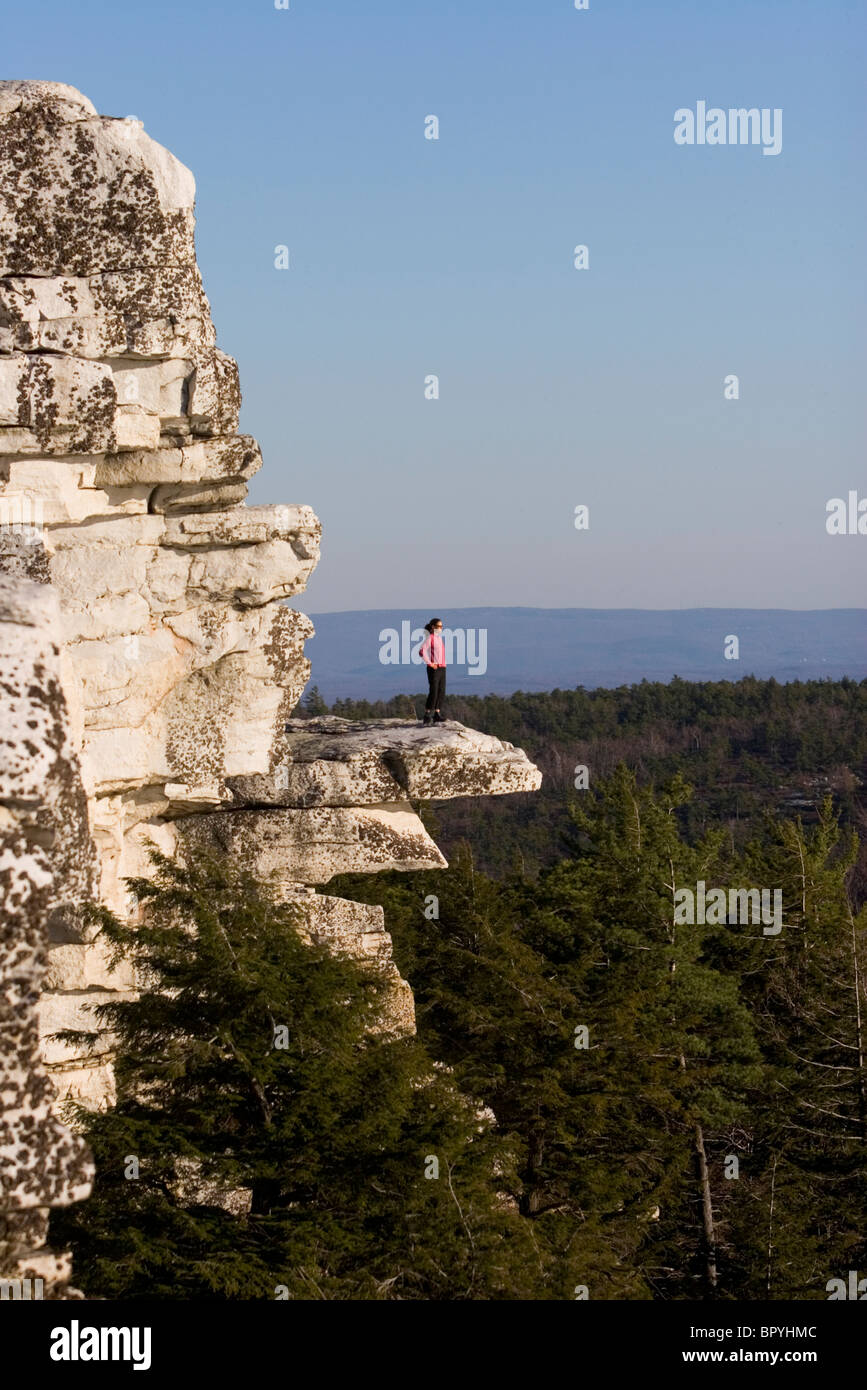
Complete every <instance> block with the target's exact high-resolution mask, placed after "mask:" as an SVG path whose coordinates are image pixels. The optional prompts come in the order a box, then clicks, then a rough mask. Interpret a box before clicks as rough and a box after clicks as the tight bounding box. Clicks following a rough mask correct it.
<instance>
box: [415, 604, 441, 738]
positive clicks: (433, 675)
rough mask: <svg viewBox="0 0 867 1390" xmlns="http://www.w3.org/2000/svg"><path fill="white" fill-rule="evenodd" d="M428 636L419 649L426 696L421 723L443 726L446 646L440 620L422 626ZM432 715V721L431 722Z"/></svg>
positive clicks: (436, 619)
mask: <svg viewBox="0 0 867 1390" xmlns="http://www.w3.org/2000/svg"><path fill="white" fill-rule="evenodd" d="M424 628H425V632H426V633H427V634H428V635H427V637H426V638H425V639H424V641H423V642H422V644H421V646H420V647H419V653H420V655H421V657H422V660H423V661H424V663H425V665H426V666H427V683H428V694H427V703H426V705H425V707H424V719H423V720H422V723H424V724H430V723H431V722H432V723H434V724H444V723H445V722H446V721H445V717H444V715H443V705H444V704H445V702H446V644H445V642H444V641H443V621H442V618H431V620H430V622H429V623H425V625H424ZM431 715H433V720H431Z"/></svg>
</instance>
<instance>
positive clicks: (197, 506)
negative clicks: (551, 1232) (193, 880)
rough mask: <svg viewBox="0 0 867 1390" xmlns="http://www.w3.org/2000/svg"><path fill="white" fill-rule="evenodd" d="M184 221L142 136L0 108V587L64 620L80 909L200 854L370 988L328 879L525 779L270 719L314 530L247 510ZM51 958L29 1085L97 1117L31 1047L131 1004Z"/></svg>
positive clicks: (291, 673)
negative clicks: (72, 1100) (92, 854)
mask: <svg viewBox="0 0 867 1390" xmlns="http://www.w3.org/2000/svg"><path fill="white" fill-rule="evenodd" d="M193 208H194V183H193V178H192V175H191V174H190V172H189V170H187V169H185V168H184V166H183V165H182V164H180V163H179V162H178V161H177V160H176V159H175V158H174V156H173V155H171V154H170V153H169V152H168V151H167V150H165V149H163V148H162V147H161V146H160V145H158V144H156V143H155V142H154V141H153V140H151V139H150V137H149V136H147V135H146V133H145V132H144V130H143V128H142V126H141V124H140V123H139V122H137V121H134V120H129V119H126V120H120V119H114V118H109V117H104V116H99V115H98V114H97V112H96V111H95V109H94V107H93V106H92V105H91V103H90V102H89V101H88V100H87V98H86V97H83V96H82V95H81V94H80V93H78V92H76V91H75V90H74V89H73V88H70V87H65V86H62V85H60V84H56V83H46V82H6V83H0V551H2V555H3V559H2V565H0V568H3V569H5V571H6V572H7V574H10V575H13V574H14V575H15V576H16V577H17V578H16V582H26V581H27V580H29V581H30V582H31V585H35V584H37V583H38V585H40V586H42V589H41V592H43V593H46V592H49V591H48V590H46V589H45V586H46V585H47V586H50V592H51V593H52V594H53V595H54V596H55V597H56V602H57V603H58V605H59V612H60V621H61V626H62V643H61V644H60V649H59V651H58V654H57V671H58V676H57V679H58V680H59V681H60V683H61V684H62V687H63V691H64V693H65V698H66V705H67V708H68V715H69V735H68V738H69V749H70V767H72V765H73V760H75V759H77V760H78V764H80V772H81V785H82V786H83V795H84V797H85V798H86V808H85V812H86V814H85V819H86V821H88V822H89V836H90V838H88V836H87V835H86V834H85V839H86V841H87V846H90V845H91V844H92V845H93V846H95V851H96V868H97V879H98V883H97V888H96V892H97V893H98V896H99V898H100V899H101V900H102V901H103V902H105V903H107V904H108V905H109V906H111V907H112V908H113V909H114V910H115V911H117V912H119V913H122V914H123V913H126V912H128V911H131V910H132V905H131V904H130V902H129V900H128V896H127V893H126V889H125V880H126V879H127V878H128V877H129V876H132V875H140V874H147V873H148V872H149V871H150V864H149V860H148V846H149V844H155V845H157V846H158V847H159V848H160V849H162V850H163V851H164V852H166V853H167V854H171V855H173V854H178V853H180V854H184V853H188V852H190V849H191V847H201V846H205V847H211V848H217V849H219V850H221V851H226V852H229V853H232V854H234V855H237V856H239V857H240V858H242V859H243V862H244V863H245V864H247V865H248V866H249V867H252V868H254V869H255V870H256V872H257V873H259V874H261V875H262V876H263V877H265V878H269V879H270V880H271V881H272V883H274V884H275V886H276V887H277V889H278V891H279V892H280V893H281V895H283V896H284V897H287V898H291V899H292V900H293V901H294V902H296V903H297V904H298V906H299V907H300V908H301V909H302V913H303V918H304V921H305V922H306V927H307V930H308V931H309V933H310V935H311V936H312V937H315V938H317V939H321V940H330V941H332V942H333V943H334V944H335V946H337V947H339V948H341V949H347V950H352V951H356V952H362V953H366V954H371V955H376V956H377V957H379V958H381V959H383V960H384V961H386V962H387V961H389V960H390V941H389V938H388V936H387V934H386V933H385V930H384V924H383V917H382V912H381V910H380V909H377V908H374V907H370V906H366V905H362V904H358V903H352V902H348V901H345V900H343V899H339V898H335V897H333V896H329V895H328V894H327V893H326V894H323V893H320V892H319V891H317V890H318V889H319V888H320V887H323V886H324V885H326V884H327V883H328V881H329V880H330V879H331V878H332V877H333V876H334V875H335V874H338V873H342V872H344V871H346V870H361V871H376V870H380V869H385V868H399V869H417V868H430V867H440V866H442V865H443V864H444V860H443V858H442V856H441V854H440V853H439V851H438V850H437V848H436V846H435V845H434V844H433V842H432V841H431V839H430V837H429V836H428V834H427V833H426V831H425V830H424V827H423V826H422V824H421V821H420V820H419V818H418V816H417V814H416V811H415V809H414V805H413V803H414V802H416V801H417V800H419V799H428V798H431V799H440V798H444V797H451V796H467V795H474V796H475V795H479V794H482V793H486V792H487V793H490V794H499V793H502V792H512V791H526V790H531V789H533V788H535V787H537V786H538V785H539V780H540V778H539V774H538V773H537V771H536V769H535V768H533V767H532V765H531V764H530V763H529V762H528V761H527V759H526V758H525V757H524V755H523V754H522V753H520V752H519V751H516V750H514V749H512V748H511V747H510V746H509V745H507V744H501V743H499V742H498V741H497V740H495V739H490V738H487V737H485V736H483V735H481V734H476V733H473V732H472V731H470V730H466V729H463V728H461V726H458V725H446V726H443V727H439V728H437V729H433V730H419V729H415V728H408V727H407V726H405V725H402V724H400V723H398V722H396V721H384V722H381V723H379V724H372V725H358V724H353V723H348V722H346V721H340V720H315V721H296V720H293V719H291V717H290V716H291V714H292V711H293V710H294V708H295V707H296V705H297V702H298V699H299V696H300V695H301V693H302V691H303V689H304V686H305V684H306V682H307V679H308V676H309V663H308V661H307V659H306V658H305V656H304V643H305V641H306V639H307V638H308V637H309V636H310V635H311V634H312V631H313V627H312V624H311V622H310V620H309V619H308V618H307V617H305V616H304V615H303V614H302V613H300V612H298V611H297V610H295V609H294V608H292V607H289V606H287V604H286V602H285V600H287V599H291V598H293V597H294V596H296V595H298V594H299V593H301V591H302V590H303V589H304V587H305V585H306V583H307V580H308V577H309V575H310V573H311V571H312V570H313V568H314V566H315V564H316V563H317V559H318V555H319V541H320V526H319V522H318V520H317V518H316V517H315V515H314V514H313V512H312V511H311V509H310V508H309V507H307V506H302V505H288V504H284V505H279V506H248V505H247V504H246V501H245V499H246V495H247V484H248V482H249V479H250V478H251V477H252V476H253V474H254V473H255V472H256V471H257V470H258V468H259V467H260V466H261V456H260V452H259V449H258V446H257V444H256V442H255V440H254V439H252V438H250V437H249V436H247V435H243V434H240V433H239V425H238V412H239V406H240V392H239V387H238V374H237V368H236V365H235V363H234V362H233V360H232V359H231V358H230V357H227V356H226V355H225V354H224V353H223V352H221V351H220V350H219V349H218V348H217V346H216V335H215V331H214V327H213V324H212V322H211V315H210V308H209V305H208V300H207V298H206V296H205V292H204V289H203V286H202V282H201V277H200V275H199V270H198V267H197V264H196V258H195V248H194V240H193V233H194V212H193ZM34 591H35V590H34V589H32V590H31V591H30V592H34ZM16 611H17V610H16ZM32 641H33V645H34V650H35V647H36V645H37V643H36V636H35V631H34V636H33V639H32ZM47 852H48V853H49V854H50V853H52V851H50V849H49V850H48V851H47ZM87 852H89V851H85V850H83V851H82V855H83V858H82V863H83V862H84V860H85V859H86V857H87ZM58 854H59V850H58ZM68 857H69V856H68V855H67V859H68ZM52 872H53V873H54V874H55V877H58V876H59V878H60V879H62V878H63V873H64V872H65V871H64V870H62V868H61V865H60V859H59V858H58V859H57V862H56V863H54V864H53V865H52ZM16 930H17V928H14V927H13V928H12V938H13V939H14V936H15V932H16ZM52 933H53V934H52V936H51V941H50V943H49V944H50V950H49V956H48V964H47V969H46V971H45V975H44V979H43V980H42V986H43V989H42V998H41V1005H40V1007H41V1013H42V1032H43V1038H44V1041H43V1056H44V1060H45V1065H46V1066H47V1067H48V1069H49V1071H50V1072H51V1073H52V1074H53V1077H54V1080H55V1083H56V1085H57V1088H58V1091H59V1094H60V1095H67V1094H72V1095H75V1096H78V1097H80V1098H82V1099H84V1100H85V1101H87V1102H88V1103H91V1104H104V1103H107V1102H110V1101H111V1097H112V1082H111V1039H110V1038H105V1040H104V1043H103V1044H102V1045H101V1046H100V1047H98V1048H97V1050H96V1052H95V1053H93V1054H86V1053H85V1052H83V1051H82V1050H81V1049H76V1048H74V1047H69V1046H68V1045H66V1044H62V1043H59V1042H58V1041H57V1040H56V1039H54V1037H53V1036H52V1035H53V1034H55V1033H56V1032H57V1031H58V1030H59V1029H61V1028H74V1027H82V1028H89V1027H92V1026H93V1019H92V1016H91V1017H89V1016H88V1015H89V1011H90V1007H91V1006H92V1005H93V1004H94V1003H96V1002H99V1001H100V1000H104V999H105V996H106V991H109V990H112V991H117V990H120V991H126V990H132V989H133V988H134V985H135V981H134V980H133V979H132V978H129V977H125V976H124V975H123V974H122V973H117V972H116V973H114V974H110V973H109V971H108V968H107V962H106V960H105V958H104V955H103V953H102V951H101V949H100V946H99V943H98V941H95V940H93V939H92V938H91V936H90V935H89V934H88V928H87V927H86V926H85V925H84V924H83V923H82V922H81V921H80V920H78V918H77V917H76V915H75V914H71V913H67V914H66V916H65V918H64V920H63V921H62V923H61V922H59V921H57V922H55V924H54V928H53V929H52ZM391 969H392V971H393V974H394V977H395V991H396V994H395V999H396V1003H395V1009H396V1012H397V1014H398V1015H399V1018H400V1023H401V1026H404V1027H411V1026H412V999H411V995H410V993H409V989H408V986H407V985H406V984H405V982H403V981H401V980H400V978H399V976H398V975H397V972H396V970H395V969H394V967H393V966H392V967H391ZM34 978H35V977H34ZM31 1063H32V1064H33V1065H35V1063H34V1062H33V1058H32V1056H31V1058H30V1062H28V1063H27V1066H30V1065H31ZM25 1070H26V1068H25Z"/></svg>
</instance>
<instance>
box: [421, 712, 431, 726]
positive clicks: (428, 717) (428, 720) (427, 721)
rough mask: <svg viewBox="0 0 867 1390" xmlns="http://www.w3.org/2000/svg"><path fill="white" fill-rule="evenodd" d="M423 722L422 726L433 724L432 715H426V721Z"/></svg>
mask: <svg viewBox="0 0 867 1390" xmlns="http://www.w3.org/2000/svg"><path fill="white" fill-rule="evenodd" d="M421 722H422V725H427V724H430V722H431V717H430V715H429V714H426V715H425V717H424V719H423V720H422V721H421Z"/></svg>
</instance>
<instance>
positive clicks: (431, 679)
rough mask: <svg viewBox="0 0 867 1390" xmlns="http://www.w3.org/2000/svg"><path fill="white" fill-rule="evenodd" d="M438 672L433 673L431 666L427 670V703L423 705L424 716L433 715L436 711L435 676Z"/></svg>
mask: <svg viewBox="0 0 867 1390" xmlns="http://www.w3.org/2000/svg"><path fill="white" fill-rule="evenodd" d="M438 675H439V671H438V670H437V671H435V670H434V669H433V667H432V666H428V668H427V701H426V703H425V707H424V712H425V714H433V712H434V710H435V709H436V691H437V676H438Z"/></svg>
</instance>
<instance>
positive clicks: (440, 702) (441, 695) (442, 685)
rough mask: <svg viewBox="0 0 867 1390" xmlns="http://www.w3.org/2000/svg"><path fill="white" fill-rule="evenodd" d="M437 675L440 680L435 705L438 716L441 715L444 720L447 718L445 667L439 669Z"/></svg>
mask: <svg viewBox="0 0 867 1390" xmlns="http://www.w3.org/2000/svg"><path fill="white" fill-rule="evenodd" d="M436 674H437V675H438V676H439V680H438V681H437V688H436V703H435V705H434V708H435V710H436V712H437V714H439V715H441V716H442V718H445V714H444V713H443V711H444V709H445V703H446V668H445V666H440V667H439V668H438V670H437V673H436Z"/></svg>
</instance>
